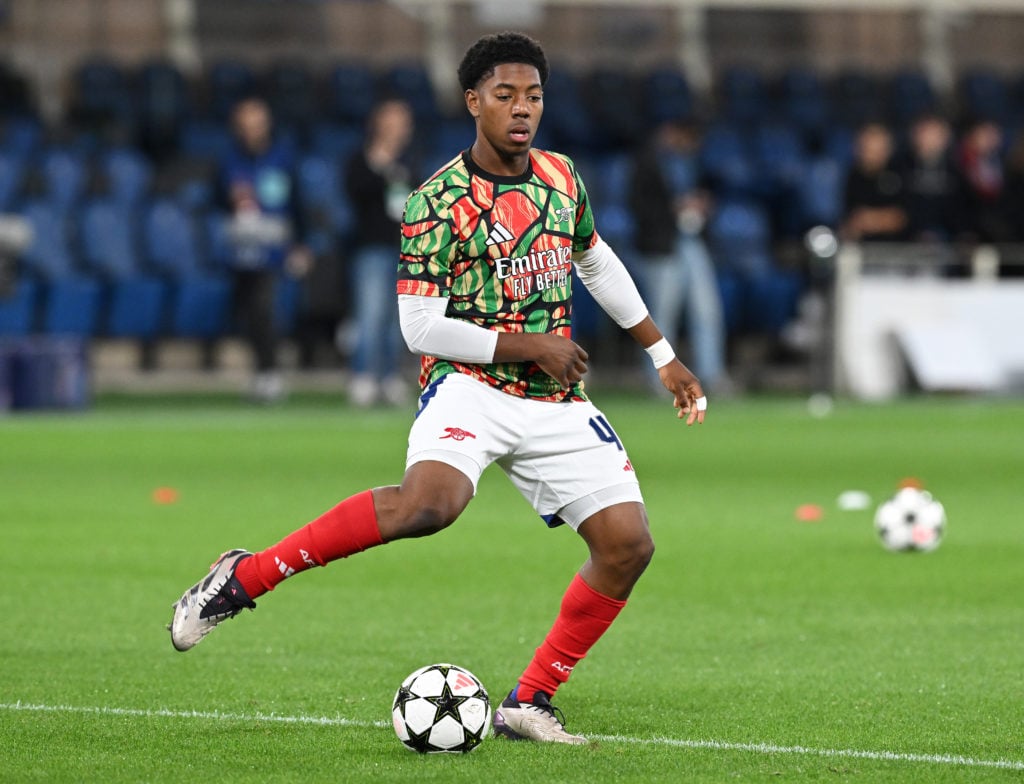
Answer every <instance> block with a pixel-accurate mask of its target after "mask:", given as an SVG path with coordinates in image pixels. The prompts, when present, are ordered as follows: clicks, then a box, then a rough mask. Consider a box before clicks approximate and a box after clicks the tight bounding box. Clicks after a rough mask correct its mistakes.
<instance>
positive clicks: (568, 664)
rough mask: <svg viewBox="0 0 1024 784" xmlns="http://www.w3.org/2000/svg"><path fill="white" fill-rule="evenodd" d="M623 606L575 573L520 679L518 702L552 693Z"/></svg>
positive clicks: (624, 603) (623, 602)
mask: <svg viewBox="0 0 1024 784" xmlns="http://www.w3.org/2000/svg"><path fill="white" fill-rule="evenodd" d="M625 606H626V602H625V601H624V600H619V599H612V598H611V597H610V596H605V595H604V594H602V593H598V592H597V591H595V590H594V589H593V588H591V587H590V586H589V585H587V584H586V583H585V582H584V581H583V578H582V577H580V576H579V575H578V574H577V575H576V576H575V577H574V578H573V581H572V582H571V583H569V588H568V589H567V590H566V592H565V596H564V597H562V609H561V612H559V613H558V618H556V619H555V625H554V626H552V627H551V631H549V632H548V636H547V637H545V638H544V642H543V643H541V646H540V647H539V648H538V649H537V652H536V653H535V654H534V656H533V661H531V662H530V666H529V667H527V668H526V672H524V673H523V675H522V677H521V678H520V679H519V686H518V690H517V695H518V699H519V701H520V702H531V701H532V700H533V695H534V693H535V692H538V691H542V692H544V693H546V694H547V695H548V696H549V697H551V696H554V694H555V691H557V690H558V687H559V686H561V685H562V684H563V683H565V682H566V681H567V680H569V676H570V675H571V674H572V670H573V668H574V667H575V666H576V663H577V662H578V661H579V660H580V659H582V658H583V657H584V656H586V655H587V651H589V650H590V648H591V647H592V646H593V645H594V643H595V642H597V641H598V640H599V639H600V638H601V635H602V634H604V632H605V630H606V629H607V628H608V627H609V626H611V625H612V621H614V620H615V617H616V616H617V615H618V614H619V611H620V610H621V609H622V608H623V607H625Z"/></svg>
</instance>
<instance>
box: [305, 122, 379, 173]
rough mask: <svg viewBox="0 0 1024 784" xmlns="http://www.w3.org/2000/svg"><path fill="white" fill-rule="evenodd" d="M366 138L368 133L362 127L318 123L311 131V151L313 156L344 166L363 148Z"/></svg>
mask: <svg viewBox="0 0 1024 784" xmlns="http://www.w3.org/2000/svg"><path fill="white" fill-rule="evenodd" d="M364 138H366V131H365V130H364V129H363V127H362V126H361V125H343V124H340V123H333V122H318V123H315V124H314V125H313V127H312V129H311V130H310V134H309V149H310V152H311V153H312V154H313V155H318V156H320V157H322V158H328V159H332V160H335V161H338V162H339V163H341V164H344V162H345V160H346V159H347V158H348V157H349V156H350V155H351V154H352V153H353V152H355V151H356V150H357V149H359V147H361V146H362V144H363V139H364Z"/></svg>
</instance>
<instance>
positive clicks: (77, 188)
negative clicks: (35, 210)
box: [39, 147, 89, 210]
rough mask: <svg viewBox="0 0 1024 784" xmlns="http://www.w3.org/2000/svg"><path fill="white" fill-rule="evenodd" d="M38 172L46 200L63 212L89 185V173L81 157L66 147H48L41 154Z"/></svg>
mask: <svg viewBox="0 0 1024 784" xmlns="http://www.w3.org/2000/svg"><path fill="white" fill-rule="evenodd" d="M39 170H40V173H41V174H42V177H43V183H44V187H45V189H46V198H47V199H48V200H49V201H50V202H51V203H53V204H55V205H57V206H58V207H60V208H61V209H63V210H68V209H71V208H72V207H74V206H75V205H76V204H77V203H78V201H79V200H80V199H81V198H82V196H83V194H84V193H85V190H86V187H87V186H88V184H89V171H88V167H87V166H86V164H85V161H84V160H83V159H82V157H81V156H80V155H79V154H77V153H75V152H74V151H73V150H71V149H69V148H66V147H49V148H47V149H45V150H44V151H43V152H42V155H41V156H40V160H39Z"/></svg>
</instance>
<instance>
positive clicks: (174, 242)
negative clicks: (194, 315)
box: [142, 198, 204, 278]
mask: <svg viewBox="0 0 1024 784" xmlns="http://www.w3.org/2000/svg"><path fill="white" fill-rule="evenodd" d="M142 246H143V253H144V257H145V259H146V260H147V262H148V263H149V264H150V265H151V266H152V268H153V269H154V270H156V271H157V272H158V273H160V274H162V275H165V276H167V277H170V278H183V277H187V276H189V275H196V274H200V273H202V271H203V266H204V265H203V255H202V247H201V245H200V238H199V234H198V230H197V228H196V225H195V222H194V220H193V219H192V216H191V215H190V214H189V213H188V211H187V210H186V209H185V208H184V207H182V205H181V204H179V203H178V202H177V201H175V200H174V199H169V198H161V199H156V200H155V201H153V202H152V203H151V204H150V205H149V206H148V207H147V208H146V210H145V212H144V214H143V218H142Z"/></svg>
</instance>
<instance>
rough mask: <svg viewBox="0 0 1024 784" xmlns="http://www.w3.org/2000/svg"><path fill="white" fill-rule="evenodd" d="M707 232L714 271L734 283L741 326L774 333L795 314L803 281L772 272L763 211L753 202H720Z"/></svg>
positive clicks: (768, 228) (774, 269)
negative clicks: (723, 273)
mask: <svg viewBox="0 0 1024 784" xmlns="http://www.w3.org/2000/svg"><path fill="white" fill-rule="evenodd" d="M709 233H710V236H711V240H712V248H713V249H714V253H715V257H716V259H717V261H718V264H719V266H720V267H721V268H722V269H724V270H727V271H728V272H729V273H731V274H732V275H734V276H735V278H736V279H737V280H738V281H739V289H740V301H741V303H742V304H741V308H742V317H741V319H740V322H741V325H742V327H743V328H745V329H749V330H752V331H755V332H766V333H775V332H778V331H779V330H780V329H782V327H783V326H784V325H785V324H786V322H788V321H789V319H791V318H792V316H793V314H794V313H795V311H796V303H797V300H798V298H799V295H800V291H801V288H802V281H801V279H800V276H799V275H797V274H796V273H795V272H792V271H788V270H779V269H778V268H777V267H776V264H775V259H774V256H773V254H772V249H771V226H770V222H769V219H768V214H767V212H766V211H765V210H764V208H763V207H760V206H759V205H757V204H754V203H752V202H746V201H727V202H723V203H722V204H721V205H720V206H719V209H718V210H717V212H716V213H715V215H714V216H713V218H712V221H711V225H710V229H709Z"/></svg>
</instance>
